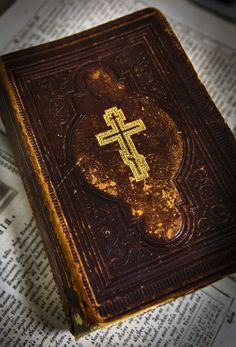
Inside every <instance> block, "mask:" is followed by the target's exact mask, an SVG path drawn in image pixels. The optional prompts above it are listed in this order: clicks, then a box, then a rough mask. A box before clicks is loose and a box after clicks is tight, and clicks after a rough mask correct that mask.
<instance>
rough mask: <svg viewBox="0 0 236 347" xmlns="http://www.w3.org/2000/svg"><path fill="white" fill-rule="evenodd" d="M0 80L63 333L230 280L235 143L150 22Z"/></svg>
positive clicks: (42, 58) (30, 61) (154, 14)
mask: <svg viewBox="0 0 236 347" xmlns="http://www.w3.org/2000/svg"><path fill="white" fill-rule="evenodd" d="M1 72H2V76H3V78H2V83H1V88H2V93H1V100H2V101H1V112H2V116H3V119H4V121H5V123H6V126H7V129H8V131H9V132H10V135H11V137H12V141H13V144H14V148H15V152H16V153H17V159H18V164H19V167H20V168H21V171H22V176H23V179H24V182H25V185H26V188H27V190H28V193H29V196H30V200H31V204H32V207H33V210H34V212H35V215H36V219H37V221H38V224H39V226H40V230H41V234H42V237H43V240H44V243H45V247H46V250H47V252H48V254H49V257H50V261H51V265H52V268H53V271H54V275H55V279H56V281H57V284H58V286H59V289H60V292H61V295H62V298H63V302H64V304H65V307H66V310H67V315H68V317H69V320H70V321H71V322H72V321H73V323H72V325H73V324H74V326H76V327H77V328H78V326H80V327H81V326H82V327H84V330H86V329H87V328H88V329H90V328H91V329H92V327H99V324H106V323H111V322H113V321H117V320H119V319H122V318H123V317H128V316H129V315H132V314H134V313H137V312H140V311H141V310H145V309H148V308H149V307H152V306H154V305H157V304H160V303H163V302H166V301H168V300H170V299H171V298H174V297H177V296H179V295H182V294H184V293H186V292H189V291H193V290H195V289H197V288H200V287H202V286H203V285H206V284H208V283H210V282H212V281H215V280H217V279H219V278H221V277H223V276H224V275H226V274H228V273H230V272H233V271H235V270H236V245H235V243H236V234H235V231H236V230H235V229H236V228H235V225H236V220H235V217H236V201H235V200H236V194H235V193H236V179H235V172H236V150H235V140H234V138H233V135H232V133H231V132H230V130H229V128H228V127H227V125H226V124H225V123H224V120H223V118H222V116H221V115H220V114H219V112H218V110H217V109H216V107H215V105H214V104H213V102H212V101H211V99H210V97H209V96H208V94H207V92H206V90H205V88H204V87H203V85H202V84H201V82H200V81H199V79H198V77H197V75H196V73H195V71H194V70H193V67H192V65H191V63H190V62H189V60H188V58H187V57H186V55H185V53H184V51H183V49H182V47H181V46H180V44H179V42H178V41H177V39H176V37H175V35H174V33H173V32H172V30H171V28H170V26H169V24H168V23H167V22H166V20H165V18H164V17H163V16H162V14H161V13H159V12H158V11H156V10H155V9H146V10H143V11H139V12H137V13H135V14H132V15H130V16H127V17H124V18H121V19H118V20H116V21H113V22H110V23H108V24H105V25H102V26H99V27H97V28H94V29H91V30H89V31H86V32H83V33H80V34H77V35H74V36H71V37H68V38H65V39H62V40H59V41H56V42H53V43H49V44H46V45H41V46H38V47H35V48H30V49H27V50H24V51H19V52H16V53H13V54H9V55H6V56H3V57H2V67H1ZM76 315H77V316H76ZM74 317H77V318H76V319H75V318H74ZM78 317H80V318H81V320H79V319H78ZM85 327H87V328H85ZM77 328H75V327H74V328H72V330H73V332H74V333H75V334H79V333H81V331H82V330H81V331H77V330H76V329H77ZM81 329H82V328H81Z"/></svg>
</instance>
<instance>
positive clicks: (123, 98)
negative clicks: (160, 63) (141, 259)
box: [65, 63, 191, 259]
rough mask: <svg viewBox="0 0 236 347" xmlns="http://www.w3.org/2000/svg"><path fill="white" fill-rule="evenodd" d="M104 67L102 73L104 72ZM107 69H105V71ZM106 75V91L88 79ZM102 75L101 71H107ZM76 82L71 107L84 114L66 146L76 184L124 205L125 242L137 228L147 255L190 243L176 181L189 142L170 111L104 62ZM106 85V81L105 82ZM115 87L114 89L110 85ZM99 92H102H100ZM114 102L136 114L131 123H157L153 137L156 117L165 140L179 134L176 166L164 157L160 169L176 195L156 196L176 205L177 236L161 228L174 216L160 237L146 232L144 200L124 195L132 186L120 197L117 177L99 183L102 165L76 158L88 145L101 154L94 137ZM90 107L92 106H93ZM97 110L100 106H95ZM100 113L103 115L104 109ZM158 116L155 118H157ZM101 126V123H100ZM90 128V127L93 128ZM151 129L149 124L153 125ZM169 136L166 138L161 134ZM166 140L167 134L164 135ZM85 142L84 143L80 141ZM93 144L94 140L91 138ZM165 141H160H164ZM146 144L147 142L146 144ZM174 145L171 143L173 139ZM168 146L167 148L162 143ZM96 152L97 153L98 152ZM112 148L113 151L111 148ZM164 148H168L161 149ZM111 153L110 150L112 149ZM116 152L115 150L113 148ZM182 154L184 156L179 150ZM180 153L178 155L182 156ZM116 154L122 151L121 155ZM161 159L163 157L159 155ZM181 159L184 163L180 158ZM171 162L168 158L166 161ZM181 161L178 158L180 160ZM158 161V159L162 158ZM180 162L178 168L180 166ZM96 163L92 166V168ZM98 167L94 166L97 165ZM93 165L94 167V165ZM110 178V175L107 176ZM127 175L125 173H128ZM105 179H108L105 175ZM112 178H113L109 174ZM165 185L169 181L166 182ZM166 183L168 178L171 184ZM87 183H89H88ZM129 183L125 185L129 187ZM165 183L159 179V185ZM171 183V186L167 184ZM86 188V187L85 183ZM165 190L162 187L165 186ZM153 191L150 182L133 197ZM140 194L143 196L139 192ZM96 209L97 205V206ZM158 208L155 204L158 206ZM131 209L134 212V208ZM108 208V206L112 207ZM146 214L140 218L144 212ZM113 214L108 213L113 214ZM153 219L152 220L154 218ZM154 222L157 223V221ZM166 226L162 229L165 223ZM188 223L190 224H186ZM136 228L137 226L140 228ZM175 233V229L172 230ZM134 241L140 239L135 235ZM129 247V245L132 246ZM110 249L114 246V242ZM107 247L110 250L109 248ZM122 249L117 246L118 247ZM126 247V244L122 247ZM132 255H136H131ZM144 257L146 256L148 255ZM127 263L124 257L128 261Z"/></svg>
mask: <svg viewBox="0 0 236 347" xmlns="http://www.w3.org/2000/svg"><path fill="white" fill-rule="evenodd" d="M99 69H100V70H99ZM101 69H102V70H101ZM101 71H103V72H104V73H105V74H106V73H107V75H108V76H105V78H106V82H107V86H106V87H107V90H106V88H102V85H101V86H100V88H97V89H96V87H95V86H94V85H93V83H92V82H91V81H87V80H86V79H88V76H90V77H92V78H94V79H96V78H97V79H99V77H98V75H99V73H101ZM103 72H102V73H103ZM112 79H115V80H116V84H115V85H114V80H112ZM74 81H75V85H76V87H74V89H75V90H76V93H75V94H74V96H73V98H72V103H73V105H74V108H76V104H77V105H78V109H79V110H80V114H77V115H76V116H75V117H74V119H73V120H72V122H71V123H70V126H69V127H68V128H69V129H70V130H69V132H68V134H67V137H66V143H65V148H66V152H65V157H66V158H67V160H69V161H70V162H72V163H73V164H72V165H73V166H74V165H76V166H77V168H78V170H73V173H72V175H73V176H74V179H73V181H75V182H76V180H84V179H85V181H87V183H89V184H87V189H88V190H91V191H93V194H94V196H96V198H98V197H99V200H100V203H101V201H102V200H106V199H108V196H109V201H110V205H114V206H116V205H117V204H118V205H119V206H121V205H122V211H121V213H122V214H123V215H122V214H121V217H120V218H122V219H126V221H128V222H127V223H126V225H125V228H126V230H127V231H126V234H127V235H124V237H123V240H125V239H126V241H127V239H128V237H129V236H128V235H130V233H129V232H128V230H129V229H130V228H131V229H132V230H133V228H134V229H135V228H136V244H137V245H138V249H139V252H140V249H141V250H142V251H143V250H144V249H145V248H147V245H148V247H151V248H153V247H154V248H153V249H155V248H156V247H158V245H159V246H161V247H162V248H163V246H164V248H165V247H166V246H167V247H170V246H171V245H172V244H173V245H174V244H175V245H176V243H179V242H182V241H183V240H186V238H188V237H189V236H190V235H188V232H186V230H190V228H189V224H190V223H191V220H190V219H191V216H190V215H187V214H188V211H186V208H185V201H184V199H183V197H182V196H180V195H179V192H178V190H177V188H176V185H177V184H178V182H177V179H176V177H177V176H178V177H180V175H179V172H180V168H179V166H180V165H181V161H182V153H183V148H184V146H185V144H183V142H182V137H181V135H180V131H179V129H178V128H177V127H176V125H175V123H174V122H173V120H172V119H171V118H170V117H169V116H168V115H167V114H166V113H165V111H163V110H162V109H161V108H160V107H157V106H156V105H155V101H154V99H151V98H150V97H145V96H144V95H142V94H141V93H140V94H133V93H132V91H131V90H130V86H129V84H128V81H127V79H125V78H124V77H118V73H117V72H116V70H115V69H112V68H111V67H110V66H107V65H105V67H104V64H94V63H90V64H86V65H85V66H84V67H82V68H80V69H79V70H78V71H77V73H74ZM106 82H105V83H106ZM102 83H103V84H104V81H103V82H101V84H102ZM85 84H86V88H85ZM109 84H110V85H109ZM112 84H113V88H112ZM126 85H127V90H126ZM80 90H86V91H87V92H86V93H81V92H80ZM108 90H112V93H108ZM96 91H97V92H96ZM111 102H113V103H114V102H116V103H117V105H119V106H120V107H124V108H125V109H126V110H128V112H127V114H129V115H131V120H132V119H135V117H141V118H142V119H143V118H146V119H147V120H146V122H147V123H149V122H150V119H151V120H152V121H153V124H152V132H153V134H155V133H156V130H155V126H156V124H155V122H156V119H157V118H158V116H159V118H160V117H161V118H162V120H161V126H162V132H163V133H164V131H165V132H166V133H165V136H166V139H168V140H170V137H171V136H173V135H175V134H176V133H177V140H176V138H175V139H174V141H175V142H173V140H172V143H171V145H170V146H175V150H176V151H175V153H174V154H173V153H172V157H171V159H170V163H171V164H173V167H172V168H170V167H165V163H166V162H167V161H168V156H167V154H166V155H164V157H163V160H162V161H163V163H161V164H160V165H159V168H158V169H159V172H161V170H163V171H165V172H164V174H163V178H164V177H166V176H165V174H168V173H167V171H168V172H169V174H170V177H169V181H168V183H167V184H166V186H168V184H169V185H170V181H171V182H172V187H171V189H172V192H171V189H169V190H168V189H166V190H164V189H159V196H158V197H157V198H159V199H162V200H163V201H167V204H169V205H171V204H172V208H173V210H174V213H175V214H176V215H177V214H178V221H177V222H176V225H173V223H172V234H171V232H170V234H169V235H166V234H165V235H164V233H165V232H166V231H164V232H163V233H162V234H161V232H160V230H161V227H162V225H164V224H165V225H168V218H169V220H171V218H170V216H168V214H166V216H165V217H166V220H165V221H164V223H161V221H159V223H158V224H159V230H158V231H159V235H155V233H154V232H152V230H150V232H149V233H147V232H146V231H145V227H146V230H147V224H148V223H145V219H144V218H140V217H141V216H140V211H142V213H144V214H145V212H143V208H141V206H142V205H143V201H142V200H141V201H140V202H139V203H137V201H136V202H133V201H132V200H131V201H130V200H129V199H130V198H129V197H128V198H127V197H126V196H125V194H124V193H127V188H125V190H124V193H123V195H122V194H120V191H119V188H118V189H117V184H114V183H113V182H115V180H113V179H112V175H111V173H109V176H110V179H108V181H109V184H106V183H105V180H103V179H102V178H101V179H100V181H99V178H98V177H97V176H96V175H95V174H94V169H95V172H96V170H99V171H101V168H102V166H99V167H97V168H96V166H97V164H98V163H96V165H94V164H93V163H91V161H93V159H94V155H93V154H92V155H91V153H88V156H87V158H86V159H85V160H86V162H87V164H86V165H85V166H84V168H83V165H81V163H82V164H83V160H84V159H83V158H82V157H80V158H79V157H76V148H80V149H81V147H82V146H84V148H85V150H86V147H87V148H89V146H94V147H95V148H96V146H97V150H95V153H98V149H99V147H98V145H97V140H96V137H95V134H96V133H98V132H100V131H102V130H104V129H105V128H104V124H103V119H102V114H103V112H104V109H106V107H109V105H111ZM91 103H93V104H92V106H91ZM94 104H96V105H97V106H98V107H97V109H98V112H97V114H96V115H95V117H100V122H98V125H96V124H95V123H93V122H94V118H93V117H94ZM95 109H96V107H95ZM99 109H100V111H99ZM153 114H154V116H153ZM95 122H96V120H95ZM88 124H89V125H90V126H88ZM94 126H95V128H94V136H93V137H92V141H90V142H88V137H89V136H90V135H89V133H88V132H91V131H92V130H91V129H93V127H94ZM168 126H169V128H170V132H169V134H168ZM86 127H87V131H86ZM149 127H150V126H149ZM162 135H164V134H162ZM154 137H155V136H153V138H151V141H150V139H149V144H148V142H147V141H146V143H145V146H146V147H148V145H149V148H151V146H153V148H154V149H155V148H157V147H158V143H157V142H158V139H157V138H154ZM76 138H77V139H78V138H79V142H77V143H76V141H77V140H76ZM163 138H164V136H163ZM80 139H81V141H80ZM90 140H91V137H90ZM143 140H144V139H143V138H142V139H141V138H140V139H135V142H136V143H137V144H139V146H140V148H141V147H142V144H141V141H143ZM159 141H160V140H159ZM144 142H145V140H144ZM170 142H171V141H170ZM162 146H163V144H162ZM93 150H94V149H93ZM111 150H112V149H111ZM162 150H163V148H162ZM108 151H109V150H108ZM113 151H114V149H113ZM178 151H179V152H178ZM177 152H178V153H177ZM116 154H117V153H116ZM159 156H160V153H159ZM178 156H179V159H178ZM149 157H152V158H151V159H152V160H153V158H154V160H155V157H156V158H157V157H158V153H155V152H154V153H153V154H152V155H150V154H149ZM166 159H167V160H166ZM176 159H178V160H176ZM157 160H158V159H157ZM176 161H177V164H176ZM107 163H109V159H108V160H107ZM90 165H91V166H90ZM93 165H94V166H93ZM89 166H90V167H89ZM105 166H106V168H107V167H109V166H107V165H105ZM105 176H106V174H105ZM118 176H119V177H121V176H120V175H118ZM123 176H124V174H123ZM105 178H106V177H105ZM107 178H108V176H107ZM155 180H157V178H156V176H155V175H154V178H153V182H155ZM163 181H164V179H163ZM166 181H167V180H166ZM84 183H85V182H84ZM127 183H128V184H130V185H131V186H134V183H133V182H132V179H130V178H129V182H127ZM127 183H126V184H127ZM158 183H159V184H160V181H159V182H158ZM165 183H166V182H165ZM85 185H86V183H85ZM162 188H163V187H162ZM149 189H150V187H149V186H148V182H143V183H142V187H141V189H139V192H132V191H131V194H130V195H132V196H137V195H138V194H139V195H141V194H143V195H145V193H146V191H148V190H149ZM160 192H161V194H163V195H165V194H166V195H168V193H169V200H168V196H166V197H164V196H163V197H161V196H160ZM137 193H138V194H137ZM171 193H172V194H173V195H175V198H173V196H171ZM143 195H142V196H141V199H142V198H143ZM150 196H153V191H150V195H149V199H150ZM91 204H92V199H91ZM95 205H96V208H95V212H94V218H95V220H96V228H97V229H99V230H100V232H101V235H102V236H103V237H104V239H105V240H106V242H110V240H112V236H111V235H112V227H110V228H106V226H105V224H106V223H108V224H109V218H110V217H109V216H107V221H106V223H104V221H103V222H101V223H100V224H99V219H98V217H97V216H98V215H100V212H99V207H97V206H99V204H95ZM95 205H94V206H95ZM151 205H152V203H150V201H147V202H146V206H147V211H148V208H150V206H151ZM153 205H154V204H153ZM156 205H158V201H156ZM130 206H131V208H130ZM132 207H133V211H132ZM166 207H167V206H163V210H164V209H165V208H166ZM107 208H108V209H109V207H107ZM101 210H102V211H103V216H105V215H106V213H105V212H104V211H105V210H104V208H102V207H101ZM142 213H141V214H142ZM151 213H152V212H150V214H149V216H150V215H151ZM108 215H109V212H108ZM153 215H155V211H154V213H153ZM151 217H152V216H151ZM151 219H152V221H153V220H154V219H155V218H150V219H149V220H151ZM182 220H184V221H185V222H184V223H182ZM141 221H143V222H144V223H141ZM117 222H118V223H120V221H119V220H116V223H117ZM154 223H155V221H154ZM161 224H162V225H161ZM187 224H188V225H187ZM135 225H136V227H135ZM148 226H150V223H149V224H148ZM173 229H175V230H173ZM134 238H135V236H134ZM119 242H122V241H121V240H119ZM128 244H129V243H128ZM109 247H111V243H110V244H109ZM109 247H108V249H109ZM117 247H118V246H117ZM122 247H123V248H124V245H123V246H122ZM132 247H133V248H135V241H134V240H133V242H132V243H130V250H131V248H132ZM131 253H132V251H131ZM144 253H145V252H144ZM127 254H130V252H128V253H127ZM127 254H126V258H127ZM123 259H124V257H123Z"/></svg>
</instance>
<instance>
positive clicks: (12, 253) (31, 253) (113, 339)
mask: <svg viewBox="0 0 236 347" xmlns="http://www.w3.org/2000/svg"><path fill="white" fill-rule="evenodd" d="M160 3H161V2H160ZM145 5H146V4H144V3H143V2H141V1H135V0H128V1H119V2H117V1H115V0H112V1H111V0H110V1H108V0H100V1H91V0H90V1H76V0H68V1H65V0H58V1H53V0H47V1H45V0H41V1H37V3H36V2H32V1H29V0H19V1H16V3H15V4H14V5H13V6H12V7H11V8H10V9H9V10H8V11H7V12H6V14H5V15H3V16H2V17H0V42H1V45H0V51H1V54H3V53H5V52H10V51H13V50H16V49H19V48H23V47H27V46H30V45H35V44H38V43H42V42H46V41H50V40H53V39H55V38H59V37H62V36H65V35H69V34H72V33H74V32H78V31H81V30H83V29H85V28H89V27H92V26H94V25H96V24H100V23H102V22H105V21H108V20H110V19H112V18H115V17H118V16H121V15H123V14H126V13H129V12H133V11H135V10H137V9H139V8H142V7H145ZM94 13H96V17H95V16H94V15H93V14H94ZM15 19H16V22H17V23H16V24H14V25H13V28H11V29H9V30H6V23H8V22H9V21H11V22H12V23H13V22H14V20H15ZM168 19H169V20H170V22H171V24H172V26H173V28H174V30H175V32H176V34H177V35H178V37H179V39H180V41H181V43H182V45H183V47H184V48H185V50H186V52H187V54H188V55H189V57H190V59H191V61H192V62H193V64H194V66H195V68H196V70H197V72H198V73H199V76H200V78H201V79H202V81H203V83H204V84H205V85H206V87H207V89H208V91H209V93H210V95H211V96H212V98H213V100H214V101H215V103H216V105H217V107H218V108H219V109H220V111H221V112H222V114H223V115H224V117H225V119H226V121H227V123H228V124H229V126H230V127H231V129H232V130H234V133H235V134H236V120H235V108H236V93H235V86H236V83H235V82H236V71H235V70H236V64H235V63H236V61H235V60H236V54H235V53H236V51H235V49H234V48H231V47H229V46H226V45H224V44H223V43H220V42H219V41H216V40H214V39H212V38H210V37H208V36H206V35H205V34H203V33H202V32H200V31H197V30H196V29H193V28H191V27H190V26H189V25H186V24H184V23H183V22H180V21H179V20H178V18H177V19H176V18H173V17H170V16H169V17H168ZM3 27H4V28H5V29H4V30H5V31H2V28H3ZM8 27H9V26H8ZM235 297H236V281H235V280H234V279H233V277H232V279H230V278H226V279H224V280H221V281H219V282H217V283H215V284H213V285H211V286H208V287H206V288H204V289H202V290H199V291H197V292H195V293H192V294H189V295H186V296H184V297H181V298H179V299H177V300H175V301H173V302H171V303H169V304H167V305H163V306H161V307H159V308H156V309H152V310H150V311H148V312H147V313H145V314H142V315H140V316H138V317H136V318H132V319H130V320H126V321H124V322H122V323H120V324H118V325H115V326H113V327H111V328H108V329H105V330H101V331H97V332H94V333H92V334H90V335H88V336H87V337H84V338H81V339H80V340H79V341H77V342H75V340H74V338H73V336H72V335H71V334H70V333H69V332H68V329H67V325H66V322H65V316H64V312H63V308H62V304H61V302H60V298H59V296H58V293H57V289H56V285H55V283H54V280H53V278H52V273H51V270H50V268H49V265H48V260H47V257H46V253H45V251H44V248H43V244H42V241H41V239H40V236H39V233H38V231H37V227H36V225H35V221H34V218H33V215H32V211H31V208H30V206H29V203H28V200H27V198H26V194H25V191H24V188H23V185H22V181H21V179H20V176H19V173H18V170H17V168H16V166H15V163H14V159H13V155H12V153H11V148H10V145H9V142H8V138H7V136H6V134H5V131H4V126H3V125H1V130H0V346H7V347H13V346H17V347H23V346H30V347H31V346H36V347H39V346H40V347H42V346H43V347H48V346H50V347H54V346H61V347H67V346H68V347H72V346H79V347H82V346H83V347H87V346H96V347H99V346H102V347H103V346H105V347H106V346H107V347H108V346H109V347H115V346H127V347H131V346H132V347H139V346H140V347H141V346H142V347H149V346H150V347H152V346H153V347H154V346H160V347H164V346H165V347H172V346H177V347H183V346H184V347H195V346H196V347H199V346H202V347H207V346H214V347H222V346H228V347H231V346H232V347H233V346H234V345H235V344H234V342H235V338H236V329H235V328H236V319H235V312H236V301H235Z"/></svg>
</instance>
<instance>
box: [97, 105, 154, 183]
mask: <svg viewBox="0 0 236 347" xmlns="http://www.w3.org/2000/svg"><path fill="white" fill-rule="evenodd" d="M103 118H104V119H105V122H106V124H107V125H108V126H110V127H111V129H109V130H107V131H104V132H103V133H100V134H98V135H96V138H97V140H98V143H99V145H100V146H105V145H108V144H110V143H113V142H115V141H118V143H119V145H120V148H121V149H120V150H119V153H120V155H121V158H122V159H123V161H124V163H125V164H126V165H128V166H129V167H130V169H131V171H132V173H133V175H134V178H135V180H136V181H137V182H138V181H142V180H144V179H145V178H147V177H149V175H148V170H149V166H148V163H147V162H146V159H145V157H144V155H142V154H139V153H138V151H137V149H136V147H135V145H134V143H133V140H132V138H131V136H132V135H134V134H138V133H140V132H141V131H143V130H146V127H145V124H144V123H143V121H142V120H141V119H137V120H135V121H132V122H130V123H126V124H125V123H124V121H125V120H126V117H125V115H124V113H123V112H122V110H121V109H117V107H111V108H109V109H108V110H105V114H104V115H103Z"/></svg>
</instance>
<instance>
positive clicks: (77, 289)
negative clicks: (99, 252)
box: [0, 61, 95, 336]
mask: <svg viewBox="0 0 236 347" xmlns="http://www.w3.org/2000/svg"><path fill="white" fill-rule="evenodd" d="M13 84H14V82H13V81H12V80H11V78H10V76H8V73H7V70H6V68H5V65H4V63H3V62H2V61H1V62H0V115H1V117H2V120H3V123H4V125H5V127H6V130H7V134H8V135H9V136H10V139H11V143H12V145H13V152H14V156H15V159H16V163H17V166H18V168H19V171H20V174H21V177H22V180H23V184H24V187H25V190H26V192H27V196H28V199H29V202H30V205H31V208H32V210H33V213H34V216H35V219H36V223H37V226H38V229H39V231H40V234H41V238H42V240H43V243H44V247H45V250H46V253H47V255H48V258H49V263H50V266H51V269H52V272H53V276H54V279H55V282H56V284H57V288H58V290H59V293H60V296H61V299H62V303H63V306H64V309H65V312H66V317H67V321H68V322H69V325H70V330H71V332H72V333H73V334H74V335H75V336H82V335H84V334H86V333H88V332H89V331H90V330H91V328H92V325H95V324H94V323H93V322H94V321H95V318H94V317H93V315H92V314H91V311H90V312H86V310H85V308H84V305H83V304H82V303H84V302H87V301H88V297H87V295H86V293H85V291H84V288H83V285H82V279H81V278H78V277H79V276H78V273H79V271H80V269H79V271H78V268H76V267H78V264H75V263H74V260H73V256H72V254H71V250H70V248H69V245H68V242H67V240H66V239H65V234H64V230H63V229H62V226H61V222H60V220H59V218H58V216H57V211H56V209H55V206H54V205H53V202H52V197H51V191H52V190H53V187H52V185H51V182H50V179H49V178H48V177H46V173H45V172H42V171H43V170H42V167H41V166H40V160H42V158H40V160H39V158H38V157H37V155H36V153H35V149H34V148H33V145H32V143H31V141H30V139H29V136H28V132H27V129H26V127H25V124H24V122H23V120H22V117H21V114H22V104H21V105H20V106H19V102H20V101H19V100H20V98H19V95H15V91H16V90H17V89H16V88H13ZM20 108H21V109H20ZM44 170H45V167H44ZM53 193H54V194H55V192H53ZM74 274H76V275H77V276H73V275H74ZM74 277H76V280H75V279H74ZM87 306H88V307H89V306H90V305H87Z"/></svg>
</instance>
